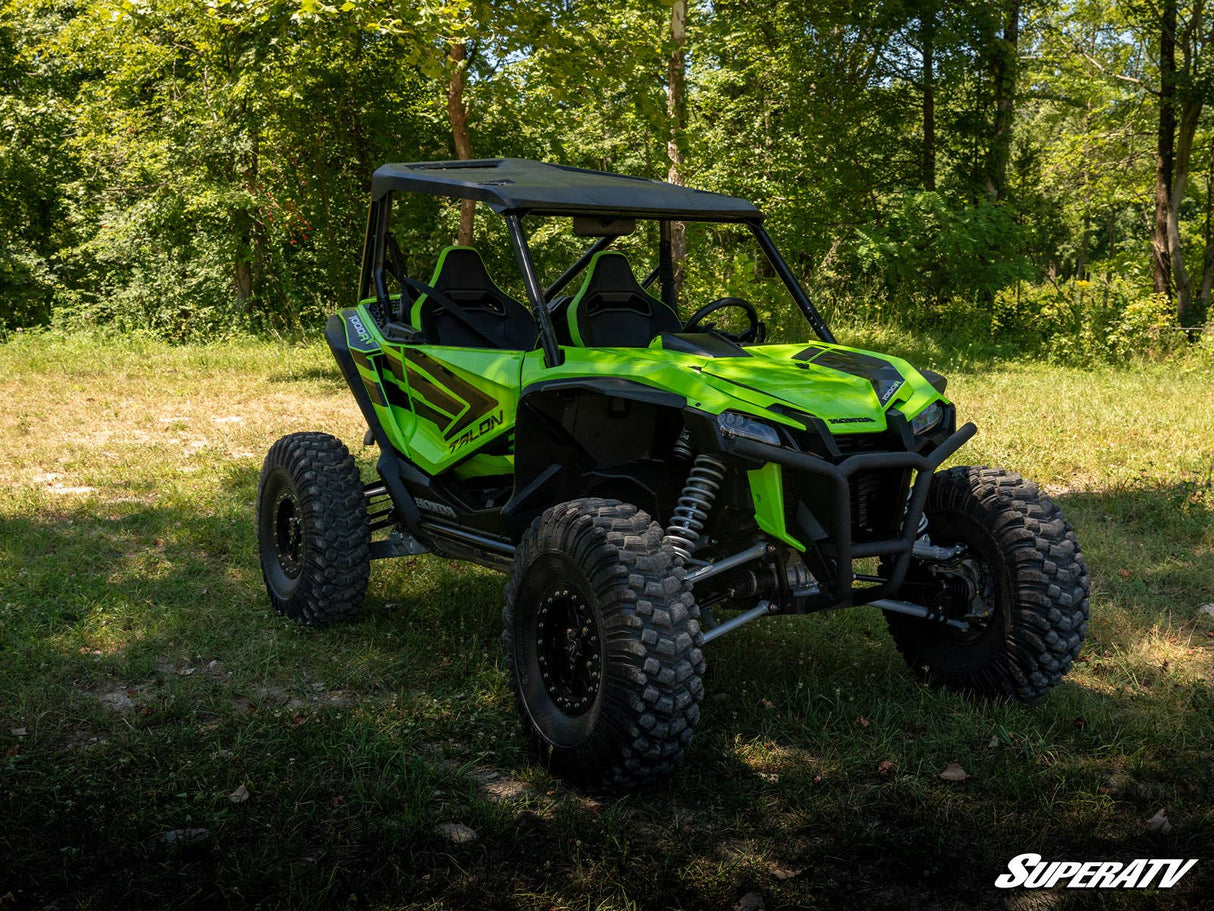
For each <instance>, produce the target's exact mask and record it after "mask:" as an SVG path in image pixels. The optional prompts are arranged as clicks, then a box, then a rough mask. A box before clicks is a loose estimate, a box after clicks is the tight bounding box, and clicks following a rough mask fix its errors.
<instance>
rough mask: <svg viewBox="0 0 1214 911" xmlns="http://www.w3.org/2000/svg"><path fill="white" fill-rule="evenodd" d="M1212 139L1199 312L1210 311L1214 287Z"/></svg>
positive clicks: (1213, 141) (1213, 174) (1213, 159)
mask: <svg viewBox="0 0 1214 911" xmlns="http://www.w3.org/2000/svg"><path fill="white" fill-rule="evenodd" d="M1212 218H1214V139H1211V140H1210V160H1209V162H1208V164H1207V165H1206V224H1205V231H1204V236H1205V255H1204V256H1203V257H1202V264H1201V291H1200V292H1199V294H1198V307H1199V308H1200V314H1201V315H1204V314H1207V313H1209V312H1210V291H1211V290H1212V289H1214V230H1212V228H1214V225H1211V219H1212Z"/></svg>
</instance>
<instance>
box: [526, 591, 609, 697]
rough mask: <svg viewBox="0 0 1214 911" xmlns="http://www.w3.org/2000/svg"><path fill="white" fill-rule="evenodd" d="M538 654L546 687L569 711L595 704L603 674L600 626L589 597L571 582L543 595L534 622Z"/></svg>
mask: <svg viewBox="0 0 1214 911" xmlns="http://www.w3.org/2000/svg"><path fill="white" fill-rule="evenodd" d="M535 645H536V655H537V656H538V659H539V666H540V678H541V679H542V680H543V681H544V689H545V690H546V691H547V693H548V696H549V698H550V699H551V700H552V701H553V703H555V704H556V707H557V708H558V709H560V710H561V711H562V712H564V713H565V714H566V715H581V714H583V713H585V712H586V711H588V710H589V709H590V707H591V705H593V704H594V699H595V696H597V695H598V691H599V683H600V680H601V678H602V655H601V649H600V648H599V630H598V626H597V624H596V623H595V620H594V612H593V611H592V610H591V609H590V605H589V604H587V603H586V599H585V598H584V597H582V594H581V593H580V592H579V591H577V590H576V589H574V588H572V587H570V586H568V585H557V586H554V587H553V588H551V589H550V590H549V591H548V592H547V594H546V595H545V596H544V597H543V598H541V599H540V605H539V610H538V611H537V613H536V623H535Z"/></svg>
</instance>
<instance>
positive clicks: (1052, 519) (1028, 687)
mask: <svg viewBox="0 0 1214 911" xmlns="http://www.w3.org/2000/svg"><path fill="white" fill-rule="evenodd" d="M926 514H927V519H928V532H929V534H930V535H931V540H932V543H933V544H937V545H953V544H963V545H965V547H966V553H965V556H964V557H963V558H962V560H961V565H960V566H959V567H957V568H956V571H957V575H955V576H953V577H952V581H953V585H954V586H957V585H964V586H965V587H967V588H968V589H969V591H970V592H972V593H973V595H972V597H971V600H970V601H969V603H968V607H967V608H966V610H967V611H968V614H967V616H966V617H965V619H966V620H967V622H969V624H970V629H969V630H967V631H961V630H957V629H955V628H952V627H948V626H945V625H944V624H941V623H939V622H936V621H931V620H922V619H919V618H916V617H911V616H908V615H906V614H896V613H892V612H886V614H885V619H886V622H887V623H888V625H889V630H890V633H891V634H892V635H893V638H894V642H895V644H896V645H897V646H898V650H899V651H900V652H901V653H902V656H903V658H905V659H906V663H907V664H908V665H910V667H911V668H913V669H914V670H916V671H918V672H919V673H920V674H922V675H923V677H924V678H925V679H927V680H928V681H929V682H932V683H937V684H941V685H944V686H947V687H949V688H951V689H956V690H962V691H965V692H969V693H973V694H976V695H979V696H983V697H988V698H993V699H999V700H1010V699H1020V700H1024V701H1027V700H1030V699H1034V698H1036V697H1038V696H1041V695H1043V694H1044V693H1045V692H1046V691H1047V690H1049V689H1050V688H1051V687H1053V686H1056V685H1057V684H1058V683H1060V682H1061V681H1062V677H1063V675H1064V674H1066V673H1067V671H1069V670H1070V668H1071V664H1072V663H1073V662H1074V660H1075V658H1077V657H1078V655H1079V650H1080V648H1081V647H1082V646H1083V640H1084V637H1085V636H1086V635H1087V621H1088V591H1089V587H1088V570H1087V566H1086V565H1085V563H1084V560H1083V554H1082V553H1080V550H1079V543H1078V541H1077V540H1076V538H1075V532H1074V531H1073V530H1072V529H1071V526H1070V525H1069V524H1068V523H1067V521H1066V519H1065V518H1064V517H1063V515H1062V511H1061V510H1060V509H1059V508H1058V507H1057V506H1056V505H1055V504H1054V503H1053V502H1052V501H1051V500H1050V499H1049V497H1047V496H1046V495H1045V494H1043V493H1042V492H1041V491H1040V489H1039V488H1038V487H1037V485H1036V484H1034V483H1033V482H1032V481H1026V480H1024V479H1023V478H1021V477H1020V476H1019V475H1017V474H1013V473H1011V472H1008V471H1004V470H1003V469H999V468H971V467H960V468H951V469H949V470H948V471H942V472H938V473H937V474H936V475H935V476H934V477H933V478H932V482H931V488H930V490H929V492H928V497H927V505H926ZM940 578H941V574H939V573H937V574H933V573H932V572H931V571H930V570H929V568H928V566H927V564H924V563H920V562H918V561H914V562H912V564H911V568H910V571H909V572H908V574H907V581H906V584H905V585H904V593H903V595H901V596H900V597H905V598H906V599H907V600H912V601H914V600H919V599H917V598H916V597H915V593H916V592H920V593H921V592H925V591H928V590H930V587H931V586H932V585H933V584H936V585H939V580H940ZM946 597H947V596H946Z"/></svg>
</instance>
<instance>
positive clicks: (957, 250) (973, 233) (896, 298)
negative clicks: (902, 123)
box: [853, 192, 1027, 325]
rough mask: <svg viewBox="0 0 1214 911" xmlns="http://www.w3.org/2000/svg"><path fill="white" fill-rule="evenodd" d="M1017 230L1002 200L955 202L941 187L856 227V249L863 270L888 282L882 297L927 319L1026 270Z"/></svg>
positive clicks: (984, 295) (911, 317)
mask: <svg viewBox="0 0 1214 911" xmlns="http://www.w3.org/2000/svg"><path fill="white" fill-rule="evenodd" d="M1016 236H1017V233H1016V225H1015V223H1014V222H1013V220H1012V216H1011V213H1009V211H1008V209H1007V208H1006V207H1005V206H1000V205H995V204H993V203H988V202H982V203H979V204H977V205H961V206H958V205H950V204H949V202H948V201H947V200H946V199H945V198H944V197H943V196H941V195H940V194H939V193H926V192H925V193H915V194H910V195H907V196H905V197H903V199H902V200H901V203H900V205H898V207H897V208H895V209H894V210H893V211H891V212H890V213H889V217H888V220H887V221H886V222H884V223H883V224H881V225H877V226H874V227H871V228H861V229H858V230H857V231H856V242H855V245H854V248H853V254H854V257H855V260H856V263H857V265H858V266H859V270H860V274H861V275H868V276H871V277H873V278H874V279H876V280H879V281H881V282H882V283H883V285H884V288H885V291H886V294H884V295H882V298H883V301H882V303H883V304H885V305H886V306H892V307H894V308H895V311H896V312H901V313H903V314H904V315H905V318H906V319H907V321H908V322H909V323H912V324H914V323H925V324H928V325H930V324H932V323H933V322H937V321H939V320H941V319H943V318H945V317H949V316H951V315H953V313H954V312H955V310H956V308H957V307H962V308H964V307H966V306H967V305H971V306H972V305H973V304H975V303H977V302H981V301H986V300H990V299H991V298H992V297H993V296H994V295H995V293H996V292H997V291H999V290H1000V289H1002V288H1004V287H1006V286H1007V285H1008V284H1010V283H1011V282H1013V281H1015V280H1016V279H1018V278H1023V277H1025V275H1026V272H1027V269H1026V263H1025V262H1024V260H1023V259H1022V258H1021V257H1020V256H1018V255H1016V254H1015V252H1014V251H1015V250H1016Z"/></svg>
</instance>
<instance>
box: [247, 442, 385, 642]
mask: <svg viewBox="0 0 1214 911" xmlns="http://www.w3.org/2000/svg"><path fill="white" fill-rule="evenodd" d="M257 543H258V554H259V556H260V558H261V576H262V579H264V580H265V583H266V591H267V592H269V595H270V603H271V604H272V605H273V606H274V609H275V610H276V611H278V612H279V613H281V614H285V615H286V616H288V617H290V618H291V619H292V620H298V621H300V622H302V623H307V624H310V625H323V624H326V623H335V622H338V621H341V620H349V619H351V618H352V617H354V616H355V614H357V613H358V609H359V606H360V605H361V604H362V600H363V595H364V594H365V593H366V590H367V577H368V575H370V571H371V532H370V530H369V529H368V525H367V505H366V498H365V497H364V496H363V484H362V480H361V478H359V475H358V467H357V466H356V465H355V464H354V459H353V458H352V457H351V456H350V452H349V450H347V449H346V447H345V446H344V445H342V442H341V440H339V439H337V438H336V437H332V436H329V435H328V434H326V433H292V434H289V435H288V436H285V437H283V438H282V439H280V440H279V441H278V442H277V443H275V444H274V445H273V446H271V447H270V451H269V453H268V454H267V455H266V460H265V462H264V463H263V465H262V467H261V479H260V481H259V482H258V484H257Z"/></svg>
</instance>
